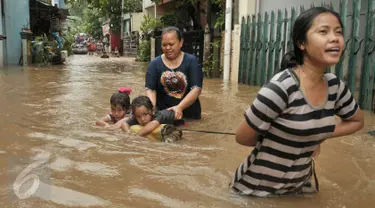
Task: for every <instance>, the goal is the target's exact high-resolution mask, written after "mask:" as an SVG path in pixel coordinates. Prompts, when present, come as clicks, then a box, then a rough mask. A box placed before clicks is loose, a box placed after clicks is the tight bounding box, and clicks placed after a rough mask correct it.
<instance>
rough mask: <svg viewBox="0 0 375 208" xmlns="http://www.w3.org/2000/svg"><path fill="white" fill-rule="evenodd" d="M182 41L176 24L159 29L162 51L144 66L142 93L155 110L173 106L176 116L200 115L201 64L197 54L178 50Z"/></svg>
mask: <svg viewBox="0 0 375 208" xmlns="http://www.w3.org/2000/svg"><path fill="white" fill-rule="evenodd" d="M182 45H183V39H182V33H181V31H180V30H179V29H178V28H176V27H167V28H165V29H163V32H162V50H163V55H161V56H158V57H156V58H155V59H154V60H152V61H151V63H150V65H149V67H148V69H147V73H146V95H147V96H148V97H149V98H150V99H151V101H152V104H153V105H154V106H156V108H157V109H158V110H164V109H168V110H173V111H174V112H175V119H176V120H179V119H182V117H184V118H190V119H200V118H201V105H200V102H199V99H198V97H199V95H200V94H201V91H202V82H203V72H202V66H201V64H200V63H199V61H198V59H197V57H195V56H194V55H191V54H188V53H184V52H183V51H181V47H182Z"/></svg>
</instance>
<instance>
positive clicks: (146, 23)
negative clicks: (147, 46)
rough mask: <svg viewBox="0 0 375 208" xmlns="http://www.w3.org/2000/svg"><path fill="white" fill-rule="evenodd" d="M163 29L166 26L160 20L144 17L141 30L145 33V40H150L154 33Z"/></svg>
mask: <svg viewBox="0 0 375 208" xmlns="http://www.w3.org/2000/svg"><path fill="white" fill-rule="evenodd" d="M163 27H164V24H163V23H161V22H160V20H158V19H155V18H153V17H151V16H149V15H144V16H143V20H142V23H141V26H140V30H141V32H142V33H143V39H144V40H150V38H151V35H152V32H154V31H155V30H158V29H161V28H163Z"/></svg>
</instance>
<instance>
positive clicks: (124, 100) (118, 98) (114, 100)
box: [110, 91, 130, 111]
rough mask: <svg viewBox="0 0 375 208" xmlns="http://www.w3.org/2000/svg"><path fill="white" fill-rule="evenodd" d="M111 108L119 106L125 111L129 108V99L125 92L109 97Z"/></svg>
mask: <svg viewBox="0 0 375 208" xmlns="http://www.w3.org/2000/svg"><path fill="white" fill-rule="evenodd" d="M110 103H111V106H117V105H120V106H121V107H122V109H124V110H125V111H126V110H128V109H129V108H130V98H129V95H128V93H126V92H120V91H119V92H116V93H114V94H113V95H112V96H111V99H110Z"/></svg>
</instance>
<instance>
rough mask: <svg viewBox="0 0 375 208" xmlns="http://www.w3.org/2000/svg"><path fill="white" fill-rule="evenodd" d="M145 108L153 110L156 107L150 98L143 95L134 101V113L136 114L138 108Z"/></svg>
mask: <svg viewBox="0 0 375 208" xmlns="http://www.w3.org/2000/svg"><path fill="white" fill-rule="evenodd" d="M141 106H145V107H146V108H147V109H149V110H152V109H153V108H154V105H153V104H152V102H151V100H150V98H148V97H147V96H144V95H141V96H138V97H136V98H134V99H133V101H132V112H133V113H134V112H135V110H136V108H139V107H141Z"/></svg>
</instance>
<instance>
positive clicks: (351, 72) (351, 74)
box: [347, 1, 361, 93]
mask: <svg viewBox="0 0 375 208" xmlns="http://www.w3.org/2000/svg"><path fill="white" fill-rule="evenodd" d="M360 11H361V1H353V15H352V31H351V44H350V52H349V64H348V76H347V80H348V82H347V85H348V87H349V89H350V90H351V91H352V93H354V92H355V90H356V65H357V53H358V51H359V47H360V44H359V18H360V16H359V15H360Z"/></svg>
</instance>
